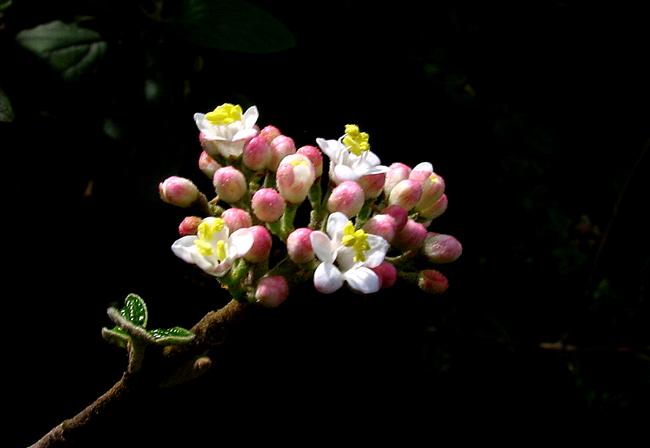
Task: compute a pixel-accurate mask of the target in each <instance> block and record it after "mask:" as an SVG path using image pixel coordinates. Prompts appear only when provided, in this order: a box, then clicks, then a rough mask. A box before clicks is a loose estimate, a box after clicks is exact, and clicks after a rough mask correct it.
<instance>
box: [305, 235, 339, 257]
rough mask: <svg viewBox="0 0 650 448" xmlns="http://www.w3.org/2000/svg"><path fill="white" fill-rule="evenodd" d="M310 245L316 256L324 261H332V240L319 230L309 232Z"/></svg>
mask: <svg viewBox="0 0 650 448" xmlns="http://www.w3.org/2000/svg"><path fill="white" fill-rule="evenodd" d="M309 239H310V241H311V246H312V248H313V249H314V254H316V257H317V258H318V259H319V260H320V261H323V262H325V263H334V257H333V255H334V253H333V250H332V240H330V237H329V236H327V235H325V234H324V233H323V232H321V231H320V230H316V231H314V232H312V233H310V234H309Z"/></svg>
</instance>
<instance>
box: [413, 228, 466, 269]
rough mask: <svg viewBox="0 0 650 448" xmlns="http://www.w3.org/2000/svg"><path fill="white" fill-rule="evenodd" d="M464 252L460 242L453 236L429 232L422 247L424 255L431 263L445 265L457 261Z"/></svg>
mask: <svg viewBox="0 0 650 448" xmlns="http://www.w3.org/2000/svg"><path fill="white" fill-rule="evenodd" d="M462 252H463V246H461V244H460V241H458V240H457V239H456V238H454V237H453V236H451V235H443V234H440V233H434V232H429V233H427V237H426V238H425V240H424V244H423V245H422V253H423V254H424V255H426V257H427V259H428V260H429V261H430V262H431V263H437V264H444V263H451V262H452V261H456V260H457V259H458V257H460V254H461V253H462Z"/></svg>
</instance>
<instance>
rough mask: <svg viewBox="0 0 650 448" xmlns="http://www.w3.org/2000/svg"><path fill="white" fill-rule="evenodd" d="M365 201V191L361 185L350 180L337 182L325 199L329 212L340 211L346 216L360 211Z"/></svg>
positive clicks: (351, 215)
mask: <svg viewBox="0 0 650 448" xmlns="http://www.w3.org/2000/svg"><path fill="white" fill-rule="evenodd" d="M364 201H365V193H364V192H363V188H361V186H360V185H359V184H358V183H356V182H354V181H351V180H346V181H345V182H342V183H341V184H339V185H338V186H337V187H336V188H334V190H332V194H331V195H330V197H329V199H328V200H327V210H328V211H329V212H330V213H334V212H341V213H343V214H344V215H345V216H347V217H348V218H352V217H353V216H354V215H356V214H357V213H359V211H361V207H363V203H364Z"/></svg>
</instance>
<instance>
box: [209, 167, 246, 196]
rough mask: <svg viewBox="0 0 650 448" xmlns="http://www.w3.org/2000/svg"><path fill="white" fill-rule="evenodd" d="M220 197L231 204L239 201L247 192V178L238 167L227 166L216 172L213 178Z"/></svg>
mask: <svg viewBox="0 0 650 448" xmlns="http://www.w3.org/2000/svg"><path fill="white" fill-rule="evenodd" d="M212 184H213V185H214V189H215V191H216V192H217V195H219V198H220V199H221V200H223V201H224V202H227V203H229V204H232V203H235V202H237V201H239V200H240V199H241V198H242V197H243V196H244V194H245V193H246V178H245V177H244V174H243V173H242V172H241V171H239V170H238V169H237V168H234V167H232V166H225V167H223V168H219V169H218V170H217V171H216V172H215V173H214V179H213V180H212Z"/></svg>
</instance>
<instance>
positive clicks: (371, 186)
mask: <svg viewBox="0 0 650 448" xmlns="http://www.w3.org/2000/svg"><path fill="white" fill-rule="evenodd" d="M358 182H359V185H361V188H363V192H364V194H365V195H366V199H374V198H376V197H378V196H379V195H380V194H381V192H382V191H384V184H385V183H386V173H378V174H366V175H365V176H361V177H360V178H359V181H358Z"/></svg>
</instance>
